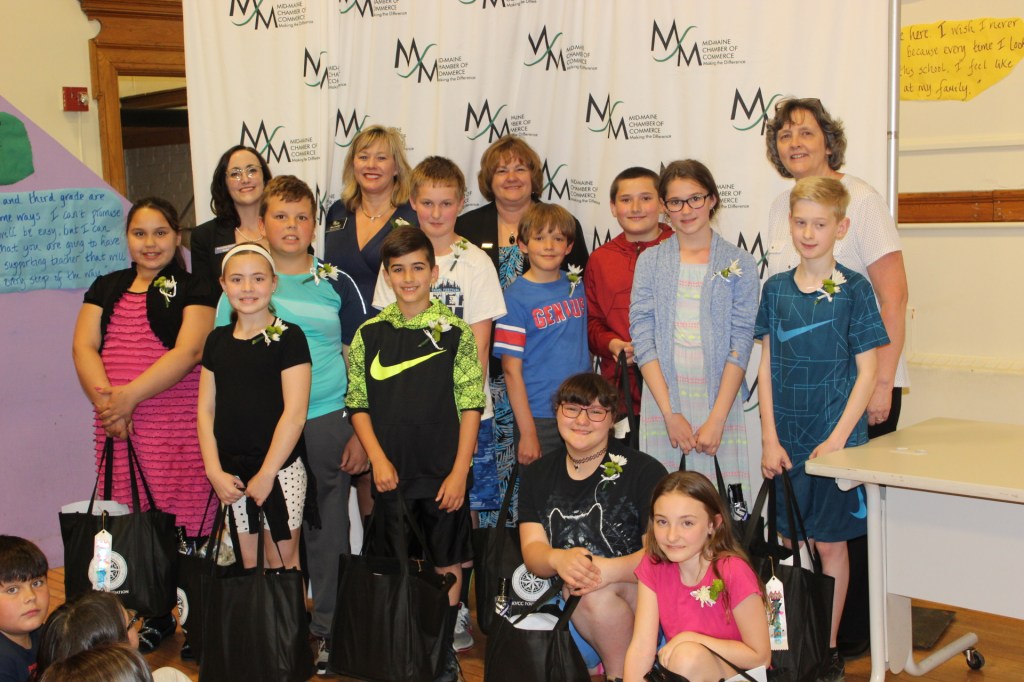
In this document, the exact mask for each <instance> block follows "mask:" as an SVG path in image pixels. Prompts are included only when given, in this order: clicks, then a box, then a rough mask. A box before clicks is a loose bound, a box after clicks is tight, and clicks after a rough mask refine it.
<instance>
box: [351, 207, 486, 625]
mask: <svg viewBox="0 0 1024 682" xmlns="http://www.w3.org/2000/svg"><path fill="white" fill-rule="evenodd" d="M381 256H382V260H383V263H384V271H385V276H386V277H387V280H388V283H389V284H390V286H391V288H392V289H393V290H394V292H395V299H396V301H395V303H392V304H391V305H389V306H387V307H386V308H384V309H383V310H382V311H381V312H380V314H379V315H377V316H376V317H374V318H372V319H370V320H368V321H367V322H366V323H365V324H364V325H363V326H362V327H360V328H359V331H357V332H356V335H355V338H354V339H353V341H352V346H351V349H350V351H349V384H348V395H347V396H346V398H345V406H346V407H347V408H348V410H349V411H350V413H351V414H352V427H353V428H354V429H355V432H356V435H358V436H359V440H360V441H361V442H362V444H363V446H364V447H365V448H366V453H367V455H368V456H369V458H370V464H371V466H372V467H373V483H374V486H375V488H376V495H375V498H376V499H375V502H374V515H375V517H376V519H375V521H374V526H375V529H376V532H375V533H374V536H373V537H370V538H367V541H368V542H371V543H372V544H371V546H372V547H373V548H374V551H373V553H374V554H376V555H382V554H385V555H386V554H388V553H392V552H394V546H393V542H394V539H395V538H396V537H400V535H399V534H400V533H404V530H405V528H404V521H403V518H402V512H401V509H400V507H399V506H398V499H397V494H398V492H400V493H401V495H402V498H403V499H404V501H405V506H406V507H407V508H408V510H409V512H410V515H411V517H412V521H413V522H415V523H416V524H417V525H418V526H419V527H420V529H421V530H422V533H423V536H424V537H425V539H426V544H427V546H426V547H425V548H424V553H425V558H427V559H428V560H429V561H431V562H432V563H433V564H434V565H435V566H436V567H437V568H436V570H437V572H438V573H441V574H443V573H451V574H453V575H454V576H455V579H456V583H455V586H454V587H453V588H452V590H451V591H450V592H449V604H451V605H452V608H453V609H457V608H458V602H459V588H460V581H461V578H462V569H461V568H460V564H462V563H463V562H464V561H467V560H469V559H470V558H471V557H472V552H471V551H470V548H469V531H470V518H469V505H468V499H467V491H468V490H469V487H470V483H471V480H470V476H471V471H470V465H471V463H472V460H473V449H474V448H475V447H476V441H477V429H478V428H479V426H480V414H481V412H482V411H483V409H484V393H483V374H482V371H481V368H480V360H479V359H478V356H477V350H476V342H475V340H474V338H473V332H472V330H471V329H470V328H469V326H468V325H467V324H466V323H465V322H463V321H462V320H461V319H459V318H458V317H457V316H456V315H455V313H453V312H452V311H451V310H450V309H449V308H448V307H447V306H445V305H444V304H443V303H441V302H439V301H432V300H431V298H430V287H431V284H432V282H433V281H434V280H435V279H436V278H437V276H438V270H437V266H436V264H435V262H434V249H433V247H432V246H431V243H430V240H429V239H428V238H427V236H426V235H425V234H424V233H423V232H422V231H420V230H418V229H416V228H408V227H400V228H396V229H394V230H392V231H391V234H389V235H388V236H387V238H386V239H385V240H384V243H383V245H382V247H381ZM452 618H453V620H452V622H453V623H454V613H453V615H452ZM448 632H451V630H450V629H448Z"/></svg>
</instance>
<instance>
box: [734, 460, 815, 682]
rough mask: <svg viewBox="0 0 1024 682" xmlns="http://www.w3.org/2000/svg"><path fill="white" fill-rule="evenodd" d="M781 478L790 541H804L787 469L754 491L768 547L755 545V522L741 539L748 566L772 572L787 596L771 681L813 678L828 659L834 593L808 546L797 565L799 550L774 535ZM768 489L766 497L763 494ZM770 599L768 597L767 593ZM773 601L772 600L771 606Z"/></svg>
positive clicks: (763, 573) (763, 572)
mask: <svg viewBox="0 0 1024 682" xmlns="http://www.w3.org/2000/svg"><path fill="white" fill-rule="evenodd" d="M779 479H781V480H782V487H783V495H784V499H785V505H786V516H787V520H788V521H789V527H790V528H791V529H795V533H794V534H795V535H796V538H793V540H794V542H796V541H800V542H805V543H806V542H807V531H806V530H805V529H804V520H803V516H802V515H801V513H800V509H799V506H798V505H797V503H796V496H795V495H794V493H793V486H792V484H791V483H790V480H789V474H788V473H786V472H785V471H784V472H783V473H782V474H781V475H780V476H776V477H775V478H774V479H771V480H765V482H764V484H763V485H762V486H761V490H760V491H759V492H758V494H757V501H756V502H755V504H754V510H753V512H752V519H757V518H758V517H759V516H760V515H761V510H762V508H763V507H764V503H765V497H766V496H767V498H768V539H767V545H761V544H759V543H758V539H757V538H755V537H753V536H754V535H756V532H755V531H756V529H757V524H753V523H751V524H748V527H747V529H746V531H747V532H746V534H745V536H744V538H743V541H744V545H745V546H746V547H747V548H748V552H749V554H750V561H751V564H752V565H753V566H754V570H755V571H757V573H758V575H759V576H760V577H761V580H763V581H764V582H768V580H769V579H771V578H772V576H774V577H776V578H778V579H779V580H780V581H781V582H782V586H783V592H784V594H785V599H784V602H783V603H782V607H783V609H784V611H785V614H786V625H787V639H788V649H786V650H773V651H772V664H771V667H770V668H769V669H768V679H769V680H771V681H772V682H815V681H816V680H817V679H818V677H819V675H820V674H821V673H822V672H823V671H824V670H825V667H826V666H827V664H828V662H829V660H830V659H829V647H828V643H829V634H830V631H831V627H832V594H833V591H834V590H835V581H834V580H833V579H832V578H831V577H829V576H827V575H825V574H824V573H823V572H822V569H821V558H820V557H819V556H818V554H817V553H816V552H814V551H813V549H812V548H811V547H810V545H808V551H809V552H810V555H811V566H809V567H806V568H805V567H803V566H802V565H801V558H800V551H799V549H797V548H795V547H794V549H793V550H789V549H787V548H786V547H784V546H782V545H781V544H780V543H779V536H778V533H777V530H776V529H777V506H776V504H775V481H777V480H779ZM766 493H767V495H766ZM788 555H792V557H793V565H792V566H783V565H781V564H779V559H780V557H785V556H788ZM769 601H770V602H771V601H772V595H771V594H769ZM774 606H775V604H773V607H774Z"/></svg>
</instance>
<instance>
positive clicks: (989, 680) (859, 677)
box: [49, 568, 1024, 682]
mask: <svg viewBox="0 0 1024 682" xmlns="http://www.w3.org/2000/svg"><path fill="white" fill-rule="evenodd" d="M49 584H50V609H51V610H52V609H54V608H56V607H57V606H59V605H60V604H62V603H63V602H64V569H63V568H57V569H53V570H51V571H50V573H49ZM914 604H915V605H919V606H931V607H935V608H952V607H943V606H941V605H939V604H931V603H929V602H920V601H916V600H915V601H914ZM955 610H956V611H957V615H956V620H954V622H953V624H952V625H951V626H950V627H949V629H948V630H947V631H946V633H945V634H944V635H943V636H942V638H941V639H940V640H939V642H938V644H937V646H939V647H941V646H943V645H944V644H946V643H947V642H950V641H952V640H954V639H956V638H957V637H960V636H961V635H963V634H966V633H968V632H975V633H977V635H978V638H979V640H980V641H979V643H978V647H977V648H978V651H980V652H981V653H982V654H983V655H984V656H985V659H986V663H985V667H984V668H983V669H982V670H979V671H973V670H970V669H969V668H968V667H967V664H966V663H965V661H964V659H963V657H962V656H958V657H956V658H953V659H952V660H950V661H947V662H946V663H943V664H942V665H940V666H939V667H938V668H936V669H935V670H933V671H932V672H930V673H928V674H927V675H924V676H922V677H919V678H915V677H913V676H912V675H910V674H908V673H903V674H900V675H893V674H892V673H889V674H888V675H887V676H886V679H892V680H926V681H928V682H981V681H983V680H984V681H985V682H1024V621H1020V620H1014V619H1012V618H1002V617H999V616H993V615H990V614H987V613H981V612H979V611H969V610H967V609H955ZM182 641H183V640H182V635H181V631H180V630H179V631H178V632H177V633H175V635H174V638H173V639H170V640H165V641H164V643H163V644H162V645H161V646H160V648H159V649H157V650H156V651H154V652H153V653H151V654H149V655H148V656H147V657H146V658H147V660H148V661H149V663H150V665H151V666H152V667H154V668H159V667H162V666H171V667H172V668H177V669H179V670H182V671H184V673H185V674H186V675H188V676H189V677H190V678H191V679H192V680H198V679H199V668H198V666H197V665H196V664H195V663H186V662H183V661H182V660H181V658H180V657H179V656H178V654H179V652H180V650H181V644H182ZM927 653H928V652H922V651H919V652H916V658H917V659H918V660H920V659H922V658H924V657H925V656H926V655H927ZM459 660H460V661H461V663H462V672H463V674H464V675H465V678H466V682H482V681H483V679H484V664H483V660H484V638H483V636H482V635H477V636H476V645H475V646H474V647H473V648H472V649H470V650H469V651H466V652H464V653H462V654H460V656H459ZM870 676H871V663H870V661H869V659H868V657H867V656H865V657H863V658H860V659H858V660H855V661H847V663H846V682H868V680H869V678H870ZM312 679H314V680H349V679H351V678H347V677H340V676H338V675H327V676H325V677H314V678H312ZM594 679H595V681H596V680H597V678H594Z"/></svg>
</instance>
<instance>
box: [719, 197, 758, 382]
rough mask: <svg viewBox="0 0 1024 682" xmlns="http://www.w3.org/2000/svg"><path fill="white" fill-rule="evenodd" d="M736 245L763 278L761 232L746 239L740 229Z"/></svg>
mask: <svg viewBox="0 0 1024 682" xmlns="http://www.w3.org/2000/svg"><path fill="white" fill-rule="evenodd" d="M719 192H721V189H719ZM736 246H738V247H740V248H741V249H743V250H744V251H746V252H748V253H749V254H750V255H751V256H753V257H754V262H755V263H756V264H757V276H758V278H759V279H762V280H763V279H764V273H765V272H766V271H767V270H768V258H767V254H766V253H765V250H764V241H762V239H761V233H760V232H758V233H756V234H755V235H754V239H753V240H752V241H751V240H748V239H747V238H746V236H745V235H744V234H743V231H742V230H740V236H739V238H738V239H737V240H736ZM751 390H753V389H751Z"/></svg>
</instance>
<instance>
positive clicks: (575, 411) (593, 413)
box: [558, 403, 611, 422]
mask: <svg viewBox="0 0 1024 682" xmlns="http://www.w3.org/2000/svg"><path fill="white" fill-rule="evenodd" d="M558 409H559V410H561V411H562V416H563V417H567V418H568V419H575V418H576V417H578V416H580V413H581V412H586V413H587V419H589V420H590V421H592V422H603V421H604V420H605V418H606V417H608V413H609V412H611V410H609V409H608V408H607V407H600V406H597V407H583V406H582V405H573V404H572V403H562V404H561V405H559V406H558Z"/></svg>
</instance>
